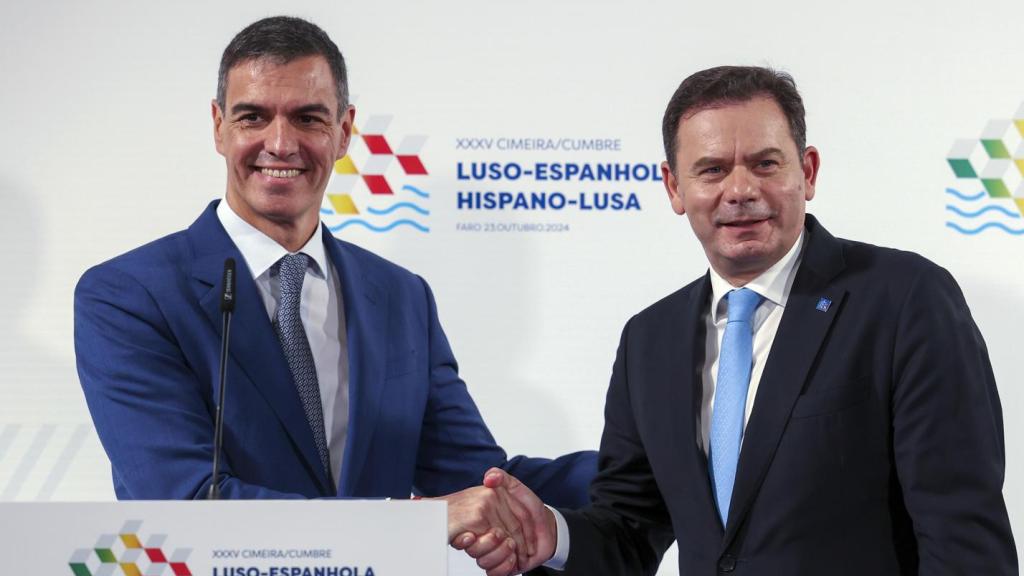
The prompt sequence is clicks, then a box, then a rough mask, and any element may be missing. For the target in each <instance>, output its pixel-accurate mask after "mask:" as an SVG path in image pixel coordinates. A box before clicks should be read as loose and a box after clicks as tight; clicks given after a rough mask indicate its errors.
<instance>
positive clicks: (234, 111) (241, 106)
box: [231, 102, 263, 116]
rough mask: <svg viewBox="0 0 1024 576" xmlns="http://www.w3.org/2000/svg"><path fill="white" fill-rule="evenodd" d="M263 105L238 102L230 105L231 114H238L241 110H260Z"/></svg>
mask: <svg viewBox="0 0 1024 576" xmlns="http://www.w3.org/2000/svg"><path fill="white" fill-rule="evenodd" d="M262 111H263V107H262V106H259V105H257V104H253V103H252V102H239V103H238V104H235V105H234V106H232V107H231V115H232V116H234V115H235V114H240V113H242V112H262Z"/></svg>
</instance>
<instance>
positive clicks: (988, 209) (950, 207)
mask: <svg viewBox="0 0 1024 576" xmlns="http://www.w3.org/2000/svg"><path fill="white" fill-rule="evenodd" d="M946 210H949V211H950V212H956V213H957V214H959V215H961V216H963V217H964V218H977V217H978V216H981V215H982V214H984V213H985V212H991V211H993V210H995V211H996V212H1001V213H1003V214H1005V215H1007V216H1009V217H1010V218H1017V219H1019V218H1020V213H1019V212H1014V211H1013V210H1009V209H1006V208H1003V207H1002V206H985V207H984V208H982V209H981V210H978V211H976V212H966V211H964V210H961V209H959V208H957V207H956V206H953V205H952V204H946Z"/></svg>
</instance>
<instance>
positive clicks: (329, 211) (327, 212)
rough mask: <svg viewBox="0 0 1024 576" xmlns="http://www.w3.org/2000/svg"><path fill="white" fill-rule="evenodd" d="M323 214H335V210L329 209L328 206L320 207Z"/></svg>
mask: <svg viewBox="0 0 1024 576" xmlns="http://www.w3.org/2000/svg"><path fill="white" fill-rule="evenodd" d="M320 213H321V214H334V210H328V209H327V208H321V209H320Z"/></svg>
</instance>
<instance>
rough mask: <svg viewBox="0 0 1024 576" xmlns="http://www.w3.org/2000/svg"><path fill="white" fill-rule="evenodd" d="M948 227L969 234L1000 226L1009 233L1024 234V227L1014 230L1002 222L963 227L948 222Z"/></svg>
mask: <svg viewBox="0 0 1024 576" xmlns="http://www.w3.org/2000/svg"><path fill="white" fill-rule="evenodd" d="M946 227H948V228H952V229H953V230H956V231H957V232H959V233H961V234H967V235H969V236H973V235H975V234H978V233H979V232H982V231H983V230H986V229H988V228H999V229H1001V230H1002V231H1003V232H1006V233H1007V234H1013V235H1014V236H1021V235H1024V228H1021V229H1020V230H1013V229H1012V228H1010V227H1009V226H1007V225H1006V224H1003V223H1002V222H986V223H984V224H982V225H981V226H978V227H977V228H961V227H960V226H958V225H957V224H956V223H955V222H946Z"/></svg>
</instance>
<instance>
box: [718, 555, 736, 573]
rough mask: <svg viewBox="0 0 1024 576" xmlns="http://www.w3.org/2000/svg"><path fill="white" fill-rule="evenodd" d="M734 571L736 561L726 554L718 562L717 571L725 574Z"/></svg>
mask: <svg viewBox="0 0 1024 576" xmlns="http://www.w3.org/2000/svg"><path fill="white" fill-rule="evenodd" d="M735 569H736V559H735V558H733V557H732V556H730V555H728V554H726V555H725V556H722V558H721V559H720V560H719V561H718V571H719V572H723V573H727V572H732V571H733V570H735Z"/></svg>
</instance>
